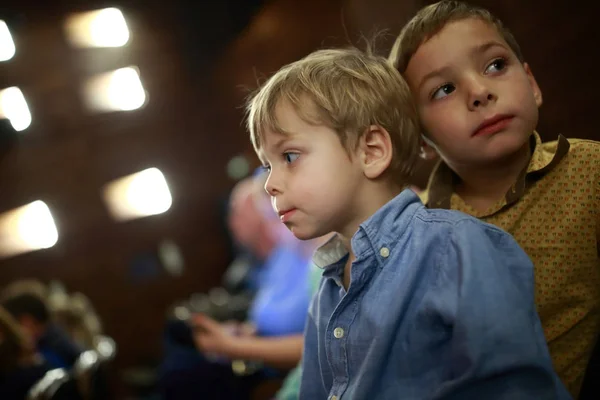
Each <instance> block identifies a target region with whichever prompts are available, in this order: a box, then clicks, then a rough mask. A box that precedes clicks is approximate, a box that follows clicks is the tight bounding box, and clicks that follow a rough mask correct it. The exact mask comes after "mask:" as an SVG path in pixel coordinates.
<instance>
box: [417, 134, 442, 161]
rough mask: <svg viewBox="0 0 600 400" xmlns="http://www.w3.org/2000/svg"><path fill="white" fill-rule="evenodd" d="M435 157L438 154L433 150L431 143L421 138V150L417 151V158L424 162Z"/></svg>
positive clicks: (423, 137)
mask: <svg viewBox="0 0 600 400" xmlns="http://www.w3.org/2000/svg"><path fill="white" fill-rule="evenodd" d="M437 156H438V154H437V151H436V150H435V146H434V145H433V142H432V141H431V140H429V139H428V138H426V137H425V136H421V148H420V151H419V157H420V158H422V159H423V160H425V161H429V160H433V159H435V158H436V157H437Z"/></svg>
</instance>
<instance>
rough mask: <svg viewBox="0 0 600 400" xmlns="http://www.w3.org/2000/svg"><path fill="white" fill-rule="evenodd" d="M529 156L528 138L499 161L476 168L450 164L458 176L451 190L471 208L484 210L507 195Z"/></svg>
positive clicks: (525, 165)
mask: <svg viewBox="0 0 600 400" xmlns="http://www.w3.org/2000/svg"><path fill="white" fill-rule="evenodd" d="M530 157H531V150H530V146H529V141H527V142H526V143H525V144H524V145H523V147H522V148H521V149H520V150H519V151H517V152H516V153H514V154H512V155H511V156H510V157H507V158H505V159H503V160H502V161H500V162H498V163H494V164H489V165H486V166H477V167H476V168H474V167H473V166H470V167H469V166H463V165H452V166H450V167H451V168H452V169H453V170H454V172H455V173H456V174H457V175H458V176H459V177H460V179H461V180H460V182H459V183H457V185H456V187H455V188H454V190H455V192H456V193H457V194H458V195H459V196H460V197H461V198H462V199H463V200H464V201H465V202H466V203H468V204H469V205H471V206H472V207H473V208H475V209H477V210H479V211H485V210H487V209H488V208H489V207H491V206H492V205H493V204H495V203H496V202H497V201H498V200H499V199H501V198H503V197H504V196H505V195H506V192H508V190H509V189H510V188H511V186H512V185H513V184H514V183H515V182H516V181H517V179H518V177H519V175H520V174H521V172H522V171H523V169H525V168H526V167H527V164H528V163H529V160H530Z"/></svg>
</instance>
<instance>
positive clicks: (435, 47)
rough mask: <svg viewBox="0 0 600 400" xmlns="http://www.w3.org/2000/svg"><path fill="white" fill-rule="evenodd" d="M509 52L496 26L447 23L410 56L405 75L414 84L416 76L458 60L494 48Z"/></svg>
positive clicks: (477, 21)
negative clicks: (500, 47) (502, 48)
mask: <svg viewBox="0 0 600 400" xmlns="http://www.w3.org/2000/svg"><path fill="white" fill-rule="evenodd" d="M494 44H495V45H498V46H503V47H505V48H507V49H510V47H509V46H508V44H507V43H506V41H505V40H504V38H503V37H502V35H501V34H500V32H498V30H497V29H496V27H495V26H494V25H493V24H491V23H489V22H487V21H484V20H482V19H480V18H466V19H459V20H456V21H450V22H448V23H447V24H446V25H445V26H444V27H443V28H442V29H441V30H440V31H439V32H437V33H435V34H434V35H433V36H431V37H430V38H427V39H426V40H424V41H423V43H421V45H420V46H419V47H418V48H417V50H416V51H415V53H414V54H413V56H412V57H411V59H410V61H409V63H408V66H407V69H406V74H407V77H408V80H409V83H411V86H412V85H413V84H414V83H415V82H414V80H415V79H414V78H415V76H425V75H427V74H428V73H429V72H430V71H432V70H436V69H439V68H443V67H444V66H446V65H448V64H453V63H454V62H455V60H457V59H459V58H463V57H465V56H470V55H472V53H477V52H481V51H484V50H485V49H487V48H489V47H491V45H494Z"/></svg>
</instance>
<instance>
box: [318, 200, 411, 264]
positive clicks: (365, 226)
mask: <svg viewBox="0 0 600 400" xmlns="http://www.w3.org/2000/svg"><path fill="white" fill-rule="evenodd" d="M419 206H422V204H421V201H420V200H419V197H418V196H417V195H416V194H415V193H414V192H413V191H412V190H410V189H406V190H404V191H402V193H400V194H399V195H398V196H396V197H394V198H393V199H392V200H390V201H389V202H388V203H387V204H385V205H384V206H383V207H381V208H380V209H379V210H377V212H375V214H373V215H372V216H371V217H369V218H368V219H367V220H366V221H365V222H363V223H362V224H360V226H359V228H358V231H357V232H356V233H355V234H354V236H353V237H352V239H351V246H352V249H353V250H354V255H355V257H356V259H357V260H359V259H360V258H364V257H367V256H369V255H371V254H372V253H374V252H375V251H376V252H380V251H381V249H382V248H384V247H386V248H387V249H388V251H390V250H391V248H392V247H393V245H394V244H395V243H397V242H398V241H399V238H400V236H401V235H402V234H403V233H404V232H405V231H406V227H407V226H408V224H409V222H410V219H411V217H412V215H413V214H414V213H415V212H416V210H417V207H419ZM407 211H408V212H407ZM347 255H348V250H347V249H346V247H345V246H344V244H343V243H342V240H341V239H340V237H339V236H338V235H335V236H334V237H332V238H331V239H330V240H329V241H327V243H325V244H324V245H323V246H321V247H319V248H318V249H317V251H316V252H315V254H314V256H313V262H314V263H315V264H316V265H317V266H318V267H319V268H326V267H329V266H332V267H333V266H334V265H337V266H338V267H339V265H338V264H339V263H340V261H342V260H343V259H345V257H346V256H347ZM385 257H387V256H385ZM342 267H343V266H342Z"/></svg>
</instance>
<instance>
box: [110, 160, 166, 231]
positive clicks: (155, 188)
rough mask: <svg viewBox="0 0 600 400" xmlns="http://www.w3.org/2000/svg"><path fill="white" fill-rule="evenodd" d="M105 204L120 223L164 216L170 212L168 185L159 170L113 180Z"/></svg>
mask: <svg viewBox="0 0 600 400" xmlns="http://www.w3.org/2000/svg"><path fill="white" fill-rule="evenodd" d="M103 194H104V201H105V202H106V205H107V207H108V209H109V211H110V213H111V215H112V216H113V218H114V219H116V220H117V221H126V220H130V219H135V218H141V217H146V216H149V215H156V214H162V213H164V212H166V211H167V210H168V209H169V208H171V203H172V198H171V192H170V191H169V186H168V185H167V181H166V179H165V177H164V175H163V174H162V172H160V170H159V169H157V168H149V169H146V170H143V171H141V172H137V173H135V174H132V175H128V176H125V177H122V178H119V179H117V180H114V181H112V182H110V183H108V184H107V185H105V187H104V189H103Z"/></svg>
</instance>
